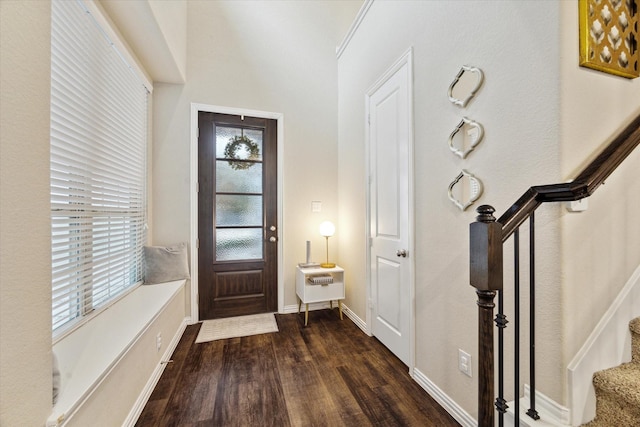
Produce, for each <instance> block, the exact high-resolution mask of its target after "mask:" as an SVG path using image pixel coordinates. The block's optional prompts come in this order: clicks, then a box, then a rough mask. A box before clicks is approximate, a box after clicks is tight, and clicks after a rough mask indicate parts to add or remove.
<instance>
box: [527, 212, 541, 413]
mask: <svg viewBox="0 0 640 427" xmlns="http://www.w3.org/2000/svg"><path fill="white" fill-rule="evenodd" d="M535 254H536V248H535V216H534V212H532V213H531V216H530V217H529V306H530V307H531V309H530V310H531V311H530V312H529V382H530V383H531V390H530V392H531V395H530V396H529V405H530V407H529V410H528V411H527V415H528V416H530V417H531V418H533V419H534V420H539V419H540V415H538V411H536V339H535V336H536V335H535V333H536V292H535V290H536V268H535V265H536V262H535V261H536V256H535Z"/></svg>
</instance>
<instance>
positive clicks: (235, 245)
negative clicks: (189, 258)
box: [215, 126, 264, 261]
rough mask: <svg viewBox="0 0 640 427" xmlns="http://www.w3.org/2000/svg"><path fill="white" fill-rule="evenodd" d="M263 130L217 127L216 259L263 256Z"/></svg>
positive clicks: (225, 259) (260, 257)
mask: <svg viewBox="0 0 640 427" xmlns="http://www.w3.org/2000/svg"><path fill="white" fill-rule="evenodd" d="M262 140H263V131H262V130H261V129H260V130H256V129H246V128H240V127H231V126H229V127H226V126H217V127H216V165H215V168H216V172H215V174H216V194H215V201H216V205H215V233H216V236H215V242H216V261H238V260H256V259H262V258H263V242H264V238H263V230H264V203H263V187H264V186H263V168H262V148H263V147H262Z"/></svg>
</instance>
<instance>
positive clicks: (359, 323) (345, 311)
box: [342, 304, 371, 336]
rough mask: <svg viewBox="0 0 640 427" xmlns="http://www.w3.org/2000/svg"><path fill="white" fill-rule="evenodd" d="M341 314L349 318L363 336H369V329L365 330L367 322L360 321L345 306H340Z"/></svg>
mask: <svg viewBox="0 0 640 427" xmlns="http://www.w3.org/2000/svg"><path fill="white" fill-rule="evenodd" d="M342 312H343V313H344V314H345V315H346V316H347V317H348V318H349V319H351V321H352V322H353V323H355V325H356V326H357V327H358V328H360V329H361V330H362V332H364V333H365V334H367V335H369V336H371V332H370V331H369V328H367V322H365V321H364V320H362V319H361V318H360V317H358V315H357V314H356V313H354V312H353V310H351V309H350V308H349V307H348V306H347V305H345V304H342Z"/></svg>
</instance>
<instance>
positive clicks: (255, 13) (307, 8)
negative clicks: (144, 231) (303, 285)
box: [151, 1, 355, 305]
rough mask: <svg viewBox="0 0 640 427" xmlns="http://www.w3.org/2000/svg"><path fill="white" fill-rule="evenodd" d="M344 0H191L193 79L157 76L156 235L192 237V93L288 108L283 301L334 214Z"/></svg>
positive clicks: (247, 105) (195, 99)
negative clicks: (171, 80) (339, 17)
mask: <svg viewBox="0 0 640 427" xmlns="http://www.w3.org/2000/svg"><path fill="white" fill-rule="evenodd" d="M351 3H353V2H351ZM351 3H348V4H351ZM341 7H344V5H341V3H340V2H331V1H328V2H262V1H243V2H234V1H216V2H210V1H191V2H189V4H188V34H187V46H188V49H187V82H186V84H185V85H168V84H156V85H155V92H154V110H155V112H154V129H153V131H154V135H155V139H154V150H153V165H154V167H153V186H154V199H153V212H154V224H153V229H152V230H151V231H152V239H153V242H154V243H155V244H165V243H171V242H175V241H187V240H189V238H190V197H189V194H190V191H191V188H190V184H189V172H190V171H189V143H190V127H189V126H190V106H191V103H201V104H209V105H217V106H224V107H236V108H243V109H248V110H260V111H267V112H275V113H282V114H283V115H284V165H283V166H284V194H283V195H282V196H283V200H284V207H283V208H284V224H285V225H284V229H283V230H280V238H281V239H283V246H284V271H285V275H284V282H285V305H292V304H295V303H296V301H295V291H294V281H295V277H294V272H295V265H296V263H298V262H300V261H304V259H305V241H306V240H311V241H312V242H313V243H312V246H313V253H314V257H315V258H316V259H319V258H320V257H322V254H323V248H324V241H323V240H322V238H321V236H320V235H319V234H318V231H317V228H318V225H319V224H320V222H321V221H322V220H324V219H331V220H334V221H336V220H337V211H338V208H337V96H338V92H337V60H336V56H335V48H336V46H337V44H338V43H339V41H340V40H341V38H342V36H343V35H344V32H346V28H344V25H345V24H344V23H341V22H340V21H339V22H338V23H336V21H335V20H334V14H335V13H342V12H340V8H341ZM353 13H354V14H355V12H353ZM352 16H353V15H352ZM313 200H319V201H322V202H323V205H322V213H320V214H318V213H311V201H313ZM341 232H342V230H340V229H338V232H337V233H341ZM335 250H336V252H337V248H336V249H335ZM334 253H335V252H334ZM335 255H336V256H337V253H335Z"/></svg>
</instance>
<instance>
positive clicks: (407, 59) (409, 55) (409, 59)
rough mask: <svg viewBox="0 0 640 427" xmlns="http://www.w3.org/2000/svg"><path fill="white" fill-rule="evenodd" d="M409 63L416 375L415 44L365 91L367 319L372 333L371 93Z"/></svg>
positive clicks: (411, 366)
mask: <svg viewBox="0 0 640 427" xmlns="http://www.w3.org/2000/svg"><path fill="white" fill-rule="evenodd" d="M405 64H406V65H407V69H408V72H409V93H408V96H407V103H408V104H409V105H408V106H407V107H408V109H407V111H408V112H409V129H407V132H408V135H409V147H408V149H409V150H408V154H409V170H408V177H409V183H408V184H409V190H408V191H409V194H408V200H409V206H408V208H409V224H408V225H409V236H408V242H409V243H408V248H407V249H408V250H409V254H410V256H409V269H410V272H409V281H410V283H409V375H411V376H412V377H413V369H414V367H415V331H416V317H415V293H416V291H415V265H416V264H415V239H414V235H415V215H414V212H415V197H414V188H415V167H414V162H413V158H414V156H413V154H414V145H415V142H414V131H413V124H414V122H413V47H410V48H409V49H408V50H407V51H406V52H404V53H403V54H402V56H401V57H400V58H398V60H396V62H394V63H393V65H392V66H391V67H389V68H388V69H387V70H386V71H385V72H384V73H383V74H382V76H380V78H378V80H377V81H376V82H375V83H374V84H373V85H372V86H371V87H370V88H369V90H367V93H366V95H365V164H366V177H367V179H366V184H365V189H366V190H365V194H366V204H367V212H366V219H365V227H366V230H365V232H366V234H365V236H366V244H365V246H366V276H365V277H366V288H367V304H366V307H367V310H366V323H367V333H368V334H369V335H373V314H372V311H373V301H372V289H371V288H372V282H371V280H372V277H371V197H370V191H371V177H372V172H373V171H372V167H371V135H370V123H369V117H370V116H369V114H370V111H369V104H370V101H371V97H372V96H373V95H374V94H375V92H376V91H377V90H378V89H380V88H381V87H382V86H383V85H384V84H385V83H386V82H387V81H388V80H389V79H390V78H391V77H392V76H393V75H395V73H396V72H397V71H398V70H400V68H402V67H403V66H404V65H405Z"/></svg>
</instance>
